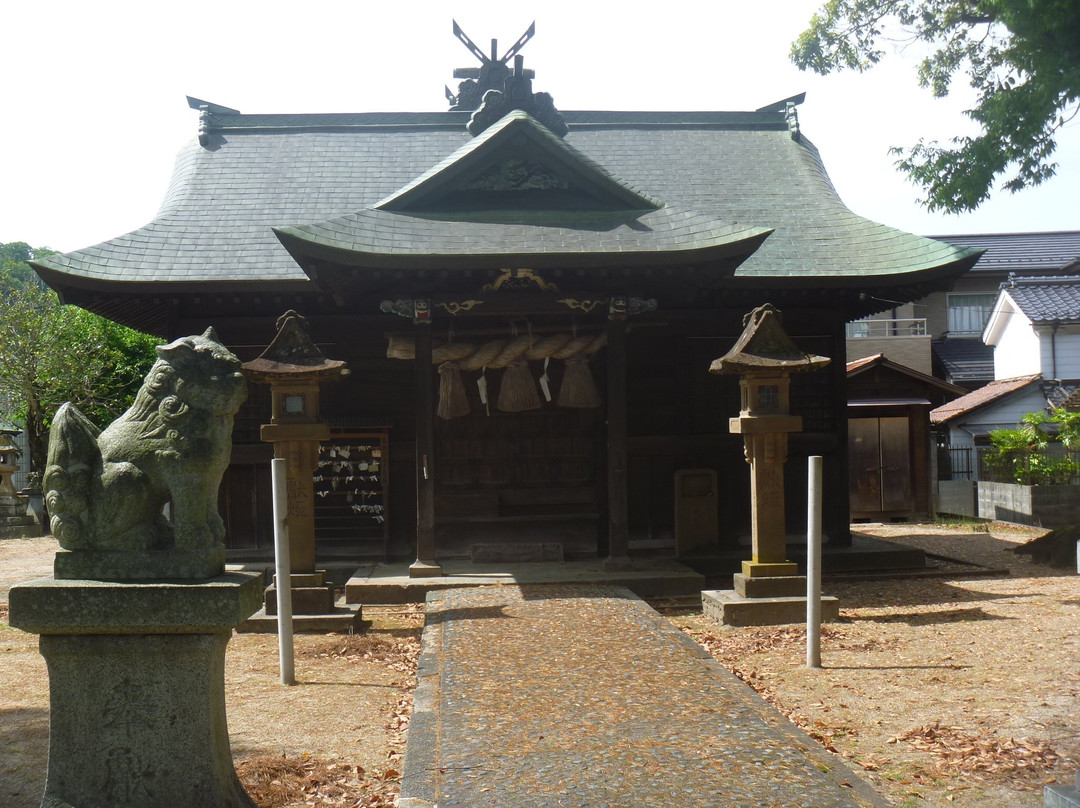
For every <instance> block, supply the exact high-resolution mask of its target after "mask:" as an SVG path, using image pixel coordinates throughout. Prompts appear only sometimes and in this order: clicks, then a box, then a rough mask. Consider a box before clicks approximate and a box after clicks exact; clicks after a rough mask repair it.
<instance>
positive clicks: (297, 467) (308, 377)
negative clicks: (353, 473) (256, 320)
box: [244, 310, 349, 615]
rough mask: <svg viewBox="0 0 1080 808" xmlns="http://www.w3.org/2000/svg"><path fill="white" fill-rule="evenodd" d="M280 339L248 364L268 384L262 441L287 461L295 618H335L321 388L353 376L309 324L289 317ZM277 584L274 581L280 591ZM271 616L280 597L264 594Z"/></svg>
mask: <svg viewBox="0 0 1080 808" xmlns="http://www.w3.org/2000/svg"><path fill="white" fill-rule="evenodd" d="M277 329H278V332H277V335H276V336H275V337H274V340H273V342H271V343H270V345H269V346H268V347H267V349H266V350H265V351H263V353H262V355H261V356H260V357H259V358H258V359H254V360H252V361H251V362H246V363H244V374H245V375H246V376H247V377H248V378H249V379H250V380H251V381H253V382H258V383H263V384H269V385H270V394H271V397H272V404H271V414H270V423H269V424H263V426H262V430H261V433H260V434H261V436H262V439H263V440H264V441H267V442H269V443H273V444H274V456H275V457H278V458H284V459H285V461H286V488H287V490H288V501H289V517H288V518H289V562H290V568H291V578H292V581H291V585H292V604H293V612H294V613H295V614H308V615H313V614H320V615H321V614H330V613H331V612H333V611H334V587H333V585H327V583H326V572H325V571H324V570H316V569H315V484H314V479H313V475H314V473H315V469H316V467H317V466H318V461H319V442H320V441H325V440H328V439H329V438H330V425H329V424H327V423H326V422H325V421H322V420H321V419H320V418H319V384H320V383H321V382H328V381H337V380H338V379H340V378H341V377H342V376H344V375H346V374H347V373H348V372H349V371H348V369H346V367H345V363H344V362H342V361H339V360H335V359H327V358H326V357H325V356H323V355H322V352H320V351H319V349H318V348H317V347H316V345H315V343H314V342H312V341H311V336H310V335H309V334H308V324H307V320H305V319H304V318H303V317H301V316H300V315H299V314H297V313H296V312H295V311H292V310H290V311H287V312H285V313H284V314H283V315H281V317H279V318H278V321H277ZM277 583H278V582H277V581H275V585H276V584H277ZM265 605H266V614H268V615H271V614H276V613H277V593H276V592H275V590H274V588H273V587H269V588H268V589H267V590H266V594H265Z"/></svg>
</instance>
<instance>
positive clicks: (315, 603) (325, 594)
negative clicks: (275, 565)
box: [263, 570, 334, 615]
mask: <svg viewBox="0 0 1080 808" xmlns="http://www.w3.org/2000/svg"><path fill="white" fill-rule="evenodd" d="M289 578H290V583H291V588H292V613H293V614H294V615H295V614H329V613H331V612H332V611H334V586H333V584H327V583H326V570H315V572H308V573H293V574H292V575H290V576H289ZM263 604H264V610H265V612H266V614H268V615H276V614H277V576H276V575H275V576H274V583H272V584H271V585H270V586H268V587H266V591H265V592H264V594H263Z"/></svg>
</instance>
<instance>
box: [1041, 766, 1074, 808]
mask: <svg viewBox="0 0 1080 808" xmlns="http://www.w3.org/2000/svg"><path fill="white" fill-rule="evenodd" d="M1043 805H1044V806H1045V808H1080V774H1078V775H1077V777H1076V783H1075V784H1073V785H1071V786H1046V787H1044V788H1043Z"/></svg>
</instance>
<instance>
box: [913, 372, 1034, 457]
mask: <svg viewBox="0 0 1080 808" xmlns="http://www.w3.org/2000/svg"><path fill="white" fill-rule="evenodd" d="M1046 406H1047V399H1046V393H1045V392H1044V391H1043V384H1042V375H1041V374H1039V373H1031V374H1028V375H1026V376H1017V377H1015V378H1012V379H997V380H995V381H992V382H990V383H989V384H985V385H983V386H982V387H980V388H979V389H978V390H972V391H971V392H970V393H968V394H967V395H964V396H961V397H960V398H958V399H956V400H954V401H950V402H949V403H948V404H943V405H941V406H940V407H936V408H935V409H933V410H932V411H931V412H930V423H931V424H933V425H934V428H935V430H936V431H937V434H938V443H939V445H947V446H949V447H950V448H952V449H972V448H974V447H976V446H989V445H990V432H992V431H993V430H995V429H1014V428H1015V427H1016V425H1017V424H1018V423H1020V419H1021V418H1023V417H1024V415H1026V414H1027V413H1029V412H1035V411H1037V410H1043V409H1046ZM953 468H954V471H955V468H956V466H954V467H953Z"/></svg>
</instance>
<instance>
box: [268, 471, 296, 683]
mask: <svg viewBox="0 0 1080 808" xmlns="http://www.w3.org/2000/svg"><path fill="white" fill-rule="evenodd" d="M285 473H286V472H285V459H284V458H281V457H275V458H274V459H273V460H271V461H270V479H271V482H272V483H273V489H274V573H275V578H276V580H275V582H274V588H275V589H276V590H277V614H278V659H279V660H280V663H281V683H282V684H283V685H295V684H296V667H295V660H294V656H293V624H292V617H293V615H292V569H291V567H290V563H289V497H288V490H287V488H286V486H285Z"/></svg>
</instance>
